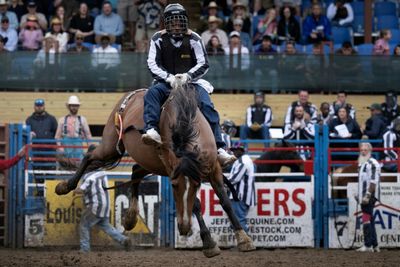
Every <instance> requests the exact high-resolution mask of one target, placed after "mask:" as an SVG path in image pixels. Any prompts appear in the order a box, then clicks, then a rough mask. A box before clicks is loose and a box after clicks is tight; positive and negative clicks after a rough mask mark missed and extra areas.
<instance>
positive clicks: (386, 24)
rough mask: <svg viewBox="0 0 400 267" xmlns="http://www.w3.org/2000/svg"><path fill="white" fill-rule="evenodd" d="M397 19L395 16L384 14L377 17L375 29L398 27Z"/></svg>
mask: <svg viewBox="0 0 400 267" xmlns="http://www.w3.org/2000/svg"><path fill="white" fill-rule="evenodd" d="M398 28H399V19H398V17H397V16H393V15H384V16H379V17H377V23H376V29H377V30H378V31H380V30H383V29H398Z"/></svg>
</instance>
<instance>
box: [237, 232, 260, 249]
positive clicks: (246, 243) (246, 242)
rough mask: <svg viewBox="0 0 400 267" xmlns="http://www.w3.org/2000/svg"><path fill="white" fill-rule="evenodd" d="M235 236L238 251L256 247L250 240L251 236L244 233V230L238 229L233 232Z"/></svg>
mask: <svg viewBox="0 0 400 267" xmlns="http://www.w3.org/2000/svg"><path fill="white" fill-rule="evenodd" d="M235 236H236V240H237V246H238V249H239V251H241V252H249V251H253V250H256V247H255V246H254V245H253V241H251V238H250V237H249V236H248V235H247V234H246V232H245V231H243V230H240V231H238V232H236V233H235Z"/></svg>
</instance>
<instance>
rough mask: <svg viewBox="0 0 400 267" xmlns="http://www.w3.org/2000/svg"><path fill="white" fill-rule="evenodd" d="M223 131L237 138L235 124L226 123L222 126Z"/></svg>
mask: <svg viewBox="0 0 400 267" xmlns="http://www.w3.org/2000/svg"><path fill="white" fill-rule="evenodd" d="M222 129H223V130H224V132H225V133H226V134H228V135H230V136H231V137H233V136H235V134H236V126H235V123H234V122H233V121H231V120H226V121H224V123H223V124H222Z"/></svg>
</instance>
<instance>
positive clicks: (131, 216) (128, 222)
mask: <svg viewBox="0 0 400 267" xmlns="http://www.w3.org/2000/svg"><path fill="white" fill-rule="evenodd" d="M137 221H138V219H137V212H136V211H135V210H133V209H129V210H128V211H127V213H126V214H125V221H124V228H125V230H126V231H130V230H132V229H133V228H135V226H136V223H137Z"/></svg>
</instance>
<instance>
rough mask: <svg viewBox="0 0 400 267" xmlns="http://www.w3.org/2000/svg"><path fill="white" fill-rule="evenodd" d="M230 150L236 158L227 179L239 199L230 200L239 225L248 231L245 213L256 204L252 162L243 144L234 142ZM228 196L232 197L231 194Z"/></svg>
mask: <svg viewBox="0 0 400 267" xmlns="http://www.w3.org/2000/svg"><path fill="white" fill-rule="evenodd" d="M231 151H232V152H233V154H234V155H235V157H236V158H237V160H236V161H235V162H234V163H233V166H232V169H231V172H230V173H229V177H228V180H229V181H230V182H231V183H232V185H233V186H234V187H235V191H236V193H237V195H238V196H237V197H238V199H239V201H232V208H233V210H234V211H235V214H236V216H237V217H238V219H239V222H240V225H241V226H242V228H243V230H244V231H246V233H248V232H249V226H248V225H247V220H246V217H247V214H248V213H249V209H250V207H251V206H254V205H256V193H255V185H254V182H255V177H254V164H253V161H252V160H251V158H250V156H249V155H247V154H245V148H244V145H243V144H242V143H240V142H236V143H235V144H234V145H233V146H232V147H231ZM230 198H231V199H234V198H233V196H232V194H230Z"/></svg>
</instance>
